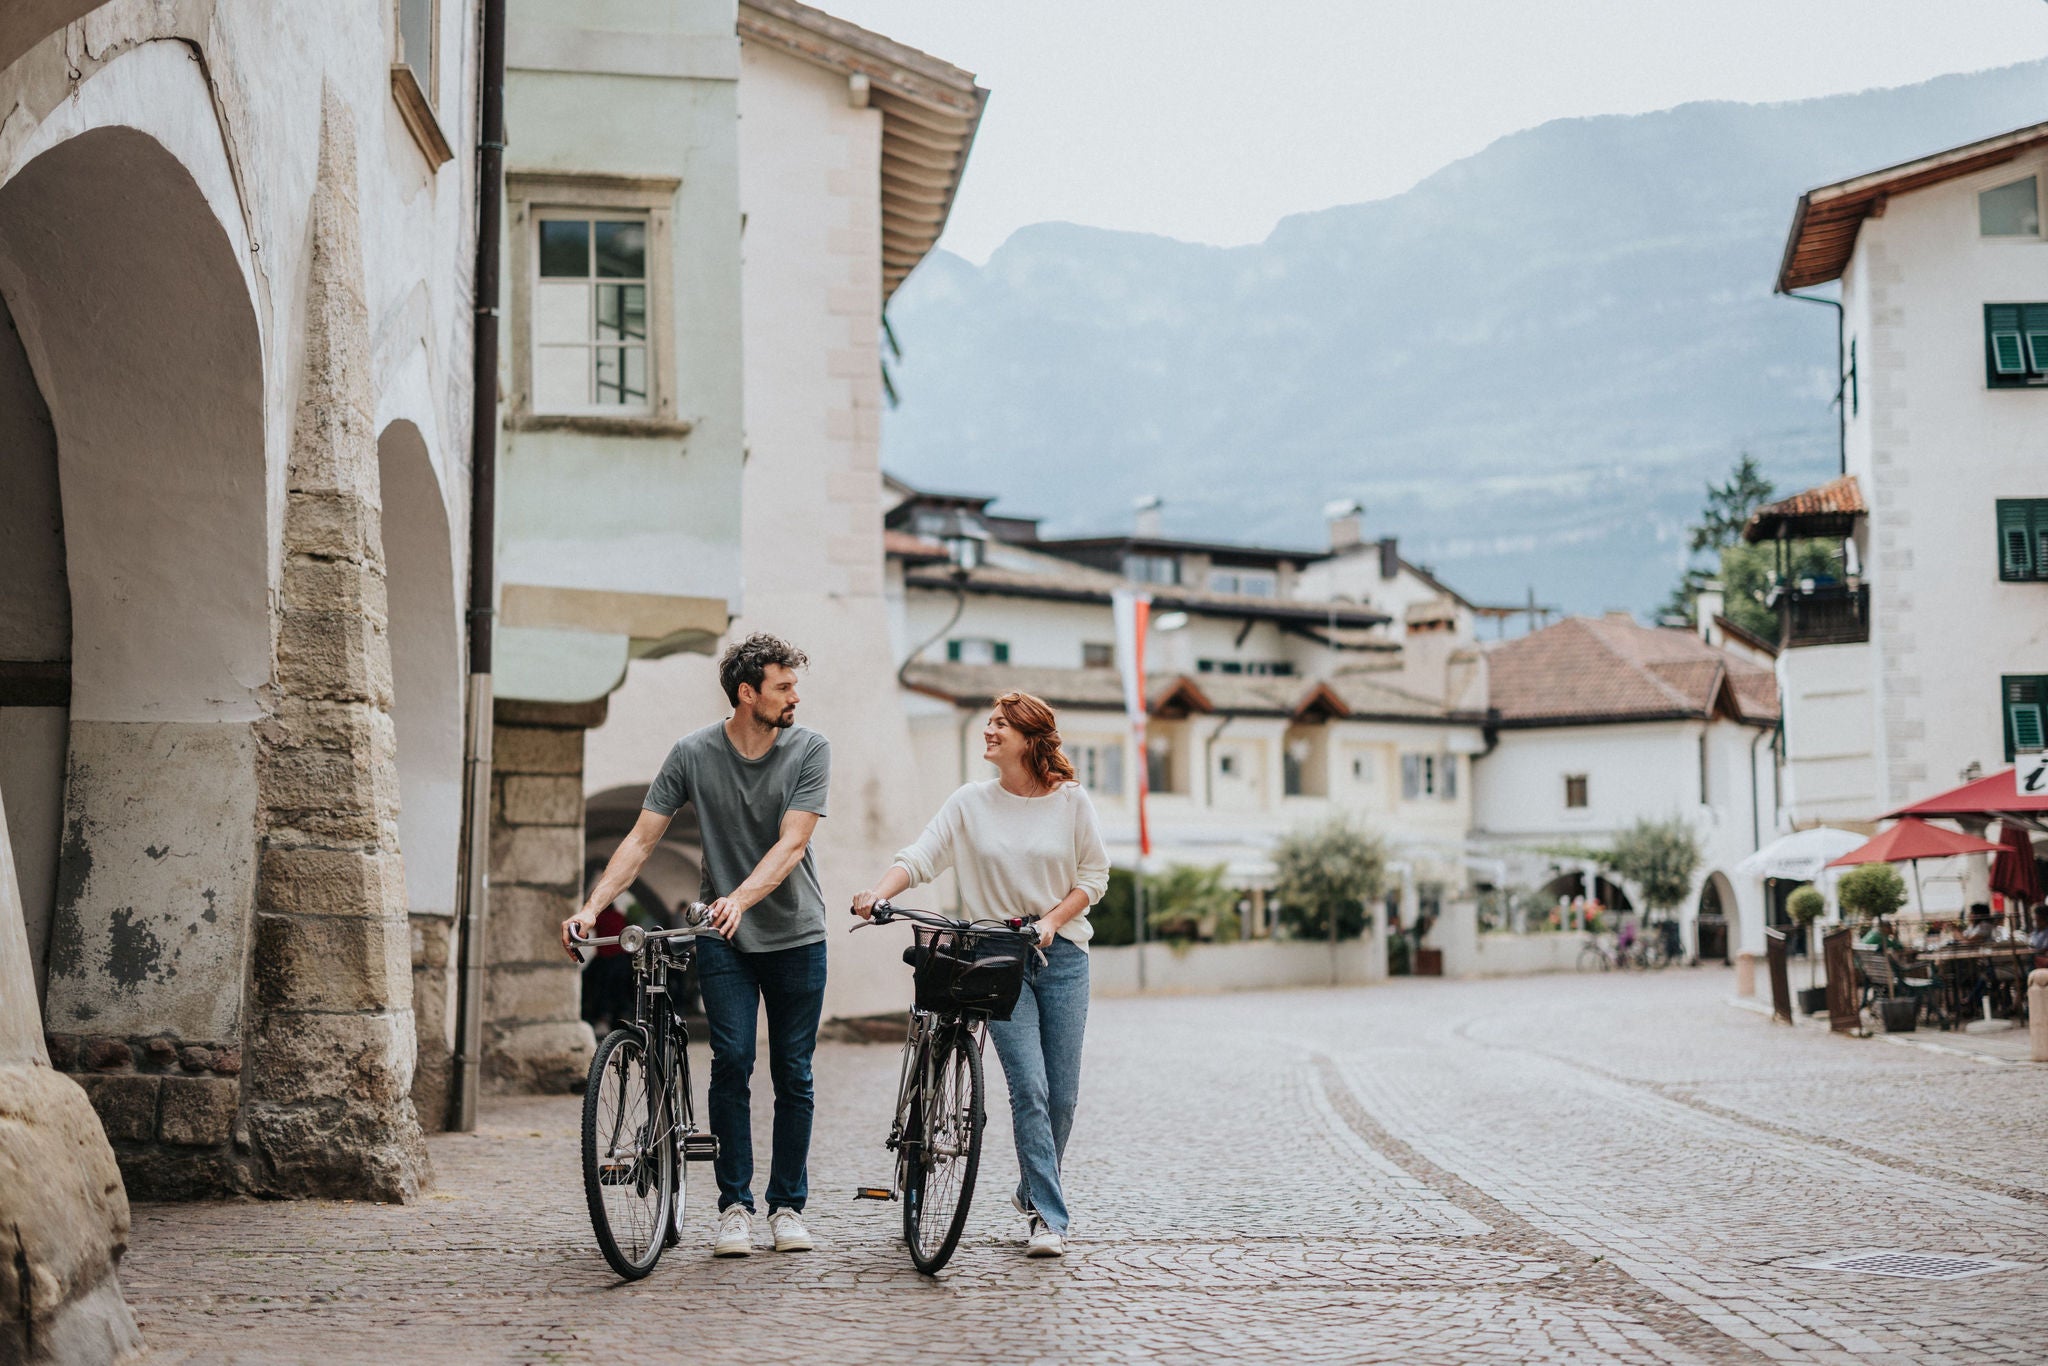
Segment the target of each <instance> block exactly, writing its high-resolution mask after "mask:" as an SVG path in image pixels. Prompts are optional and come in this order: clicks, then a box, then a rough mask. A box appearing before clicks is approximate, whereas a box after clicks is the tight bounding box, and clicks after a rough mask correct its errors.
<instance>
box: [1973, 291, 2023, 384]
mask: <svg viewBox="0 0 2048 1366" xmlns="http://www.w3.org/2000/svg"><path fill="white" fill-rule="evenodd" d="M2020 324H2021V319H2020V306H2019V305H2018V304H1986V305H1984V338H1985V349H1986V351H1987V353H1988V354H1989V357H1990V366H1991V382H1992V383H1993V384H1998V383H2000V382H2003V383H2006V384H2013V383H2023V382H2024V381H2025V379H2026V376H2027V355H2026V343H2025V341H2024V339H2023V338H2022V336H2021V331H2022V328H2021V325H2020Z"/></svg>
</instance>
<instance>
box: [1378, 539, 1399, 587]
mask: <svg viewBox="0 0 2048 1366" xmlns="http://www.w3.org/2000/svg"><path fill="white" fill-rule="evenodd" d="M1398 547H1399V542H1397V541H1396V540H1395V539H1394V538H1393V537H1392V536H1382V537H1380V577H1381V578H1382V579H1398V578H1400V577H1401V552H1400V549H1399V548H1398Z"/></svg>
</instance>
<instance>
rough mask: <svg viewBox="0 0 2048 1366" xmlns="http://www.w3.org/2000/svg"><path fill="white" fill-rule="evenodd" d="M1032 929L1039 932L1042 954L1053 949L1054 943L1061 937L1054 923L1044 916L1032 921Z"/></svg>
mask: <svg viewBox="0 0 2048 1366" xmlns="http://www.w3.org/2000/svg"><path fill="white" fill-rule="evenodd" d="M1030 928H1031V929H1033V930H1036V931H1037V932H1038V951H1039V952H1040V953H1043V952H1045V951H1046V950H1047V949H1049V948H1051V947H1052V941H1053V940H1054V939H1055V938H1056V937H1058V935H1059V930H1058V929H1056V928H1055V927H1054V926H1053V923H1052V922H1051V921H1050V920H1047V919H1046V918H1045V917H1044V916H1040V917H1039V918H1038V919H1036V920H1034V921H1032V922H1031V925H1030Z"/></svg>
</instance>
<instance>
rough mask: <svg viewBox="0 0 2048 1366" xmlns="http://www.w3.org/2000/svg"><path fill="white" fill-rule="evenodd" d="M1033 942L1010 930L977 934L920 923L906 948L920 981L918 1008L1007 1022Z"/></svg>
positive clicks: (913, 970) (1018, 992)
mask: <svg viewBox="0 0 2048 1366" xmlns="http://www.w3.org/2000/svg"><path fill="white" fill-rule="evenodd" d="M1030 952H1031V945H1030V942H1029V941H1028V940H1026V939H1025V938H1023V937H1022V936H1020V935H1018V934H1015V933H1013V932H1011V931H1008V930H1003V931H997V932H986V933H977V932H973V931H961V930H934V929H926V928H925V927H923V926H919V927H918V930H917V942H916V943H915V944H914V945H912V946H911V947H910V948H908V949H906V950H904V952H903V958H904V961H905V962H907V963H909V964H910V966H911V969H912V978H913V980H914V981H915V982H916V985H917V1008H918V1009H919V1010H929V1011H934V1012H940V1011H945V1012H952V1011H970V1012H972V1013H974V1014H976V1015H986V1016H988V1017H989V1018H990V1019H992V1020H1007V1019H1009V1018H1010V1012H1011V1011H1012V1010H1015V1009H1016V1008H1017V997H1018V995H1019V994H1020V993H1021V992H1022V991H1023V990H1024V963H1025V958H1026V955H1028V954H1029V953H1030Z"/></svg>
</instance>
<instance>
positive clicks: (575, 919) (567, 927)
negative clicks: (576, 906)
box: [562, 906, 597, 958]
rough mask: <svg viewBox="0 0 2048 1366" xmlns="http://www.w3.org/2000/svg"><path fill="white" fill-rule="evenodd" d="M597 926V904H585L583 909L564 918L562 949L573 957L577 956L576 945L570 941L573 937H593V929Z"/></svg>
mask: <svg viewBox="0 0 2048 1366" xmlns="http://www.w3.org/2000/svg"><path fill="white" fill-rule="evenodd" d="M596 927H597V908H596V907H595V906H585V907H584V908H583V909H582V910H580V911H578V912H576V914H574V915H572V916H570V917H569V918H568V919H567V920H564V921H563V922H562V951H563V952H564V953H566V954H568V955H569V956H570V957H571V958H574V957H576V946H575V945H574V944H573V943H571V942H570V940H571V938H576V939H589V938H591V937H592V935H591V931H592V930H593V929H595V928H596Z"/></svg>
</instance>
